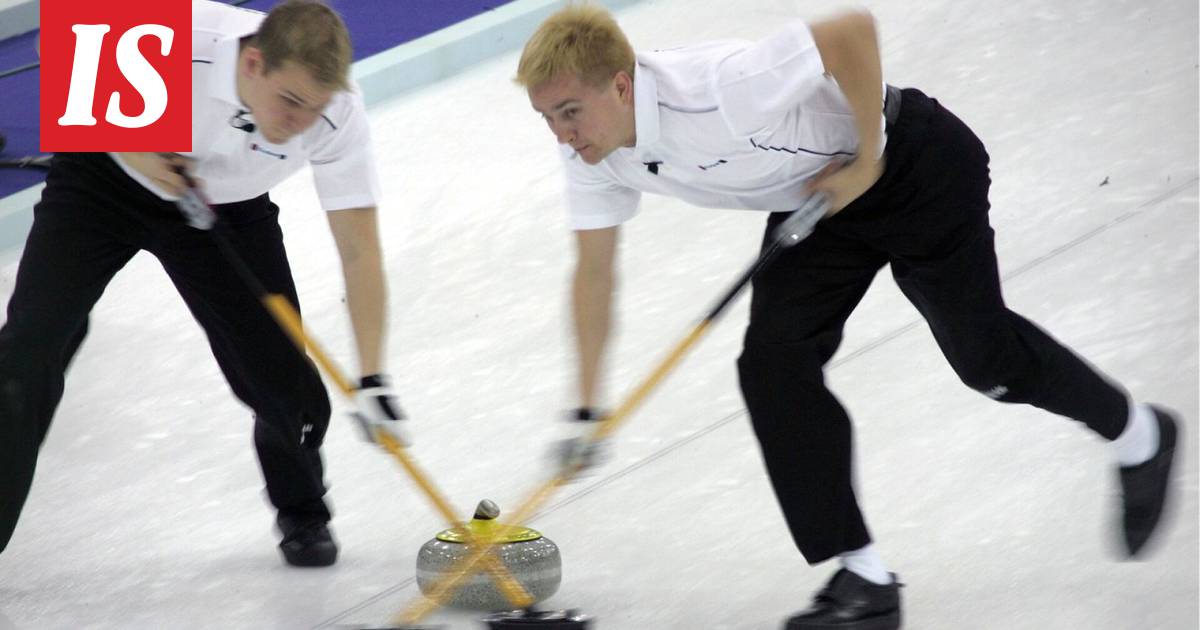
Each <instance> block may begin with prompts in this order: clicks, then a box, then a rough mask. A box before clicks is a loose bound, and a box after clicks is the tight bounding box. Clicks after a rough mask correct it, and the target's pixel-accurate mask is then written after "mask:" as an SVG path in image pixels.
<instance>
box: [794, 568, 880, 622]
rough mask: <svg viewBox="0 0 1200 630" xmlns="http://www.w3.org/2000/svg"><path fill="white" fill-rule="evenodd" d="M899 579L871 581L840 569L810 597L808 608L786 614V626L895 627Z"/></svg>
mask: <svg viewBox="0 0 1200 630" xmlns="http://www.w3.org/2000/svg"><path fill="white" fill-rule="evenodd" d="M900 586H901V585H900V583H899V582H897V581H896V575H895V574H894V573H893V574H892V583H891V584H875V583H874V582H871V581H868V580H865V579H863V578H861V577H859V576H858V575H857V574H856V573H854V572H853V571H849V570H847V569H842V570H840V571H838V572H837V573H834V574H833V578H832V579H830V580H829V583H828V584H826V585H825V588H823V589H821V591H820V592H819V593H817V596H816V597H814V598H813V605H812V607H810V608H809V609H808V610H805V611H804V612H801V613H799V614H796V615H793V616H792V617H790V618H788V620H787V624H786V625H785V626H784V628H786V630H825V629H829V630H896V629H897V628H899V627H900Z"/></svg>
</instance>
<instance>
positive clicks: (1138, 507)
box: [1120, 407, 1179, 558]
mask: <svg viewBox="0 0 1200 630" xmlns="http://www.w3.org/2000/svg"><path fill="white" fill-rule="evenodd" d="M1151 409H1152V410H1153V411H1154V419H1155V420H1157V421H1158V452H1157V453H1155V454H1154V457H1151V458H1150V459H1148V460H1146V461H1144V462H1142V463H1140V464H1138V465H1136V466H1122V467H1121V470H1120V472H1121V498H1122V508H1123V512H1122V515H1121V526H1122V530H1123V532H1124V534H1125V536H1124V538H1125V549H1126V551H1128V553H1129V557H1130V558H1133V557H1135V556H1137V555H1138V552H1139V551H1141V550H1142V549H1143V548H1144V547H1145V545H1146V541H1148V540H1150V536H1151V535H1153V534H1154V530H1155V528H1156V527H1157V526H1158V523H1159V519H1160V517H1161V516H1162V513H1163V505H1165V504H1166V501H1167V495H1168V492H1167V486H1168V485H1169V484H1170V479H1171V463H1172V462H1173V461H1174V459H1175V441H1176V434H1177V433H1178V431H1179V423H1178V422H1177V421H1176V420H1175V417H1174V416H1173V415H1172V414H1171V413H1170V412H1168V411H1166V410H1164V409H1160V408H1158V407H1151Z"/></svg>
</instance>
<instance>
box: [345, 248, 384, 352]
mask: <svg viewBox="0 0 1200 630" xmlns="http://www.w3.org/2000/svg"><path fill="white" fill-rule="evenodd" d="M342 273H343V276H344V277H345V281H346V308H347V310H348V311H349V313H350V325H351V326H352V327H353V329H354V341H355V345H356V347H357V349H358V363H359V373H360V374H363V375H366V374H379V373H381V372H384V371H385V369H386V366H385V365H384V357H383V347H384V343H385V341H386V339H387V283H386V282H385V279H384V272H383V261H382V256H380V255H379V249H378V248H375V249H374V250H373V251H371V252H370V253H365V254H363V255H360V256H358V257H356V258H354V259H353V260H351V261H348V262H346V263H343V265H342Z"/></svg>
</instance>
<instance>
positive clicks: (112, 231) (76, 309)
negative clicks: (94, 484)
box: [0, 154, 145, 551]
mask: <svg viewBox="0 0 1200 630" xmlns="http://www.w3.org/2000/svg"><path fill="white" fill-rule="evenodd" d="M98 159H107V158H102V157H100V156H87V155H79V156H76V155H70V154H66V155H61V156H59V157H56V158H55V161H54V165H53V167H52V168H51V171H50V173H49V175H48V176H47V180H46V187H45V189H44V190H43V191H42V198H41V200H40V201H39V202H38V204H37V205H36V206H35V207H34V220H33V225H32V227H31V228H30V232H29V236H28V238H27V240H26V242H25V248H24V250H23V251H22V254H21V261H20V263H19V267H18V270H17V279H16V285H15V286H14V289H13V294H12V296H11V297H10V299H9V303H8V318H7V320H6V321H5V323H4V326H3V328H0V551H2V550H3V549H4V548H5V547H6V546H7V545H8V542H9V540H10V539H11V537H12V534H13V530H14V528H15V527H16V523H17V520H18V517H19V516H20V513H21V510H22V508H23V506H24V504H25V500H26V498H27V497H28V494H29V488H30V486H31V484H32V482H33V475H34V470H35V468H36V464H37V454H38V450H39V449H40V448H41V445H42V442H43V441H44V439H45V437H46V433H47V431H49V428H50V422H51V419H52V418H53V416H54V411H55V409H56V408H57V407H58V403H59V401H60V400H61V399H62V395H63V388H64V380H65V373H66V370H67V366H68V365H69V363H70V361H71V359H72V358H73V357H74V356H75V352H76V350H77V349H78V348H79V344H80V343H81V342H82V341H83V338H84V336H85V335H86V333H87V317H88V313H89V312H90V311H91V309H92V307H93V306H94V305H95V303H96V300H98V299H99V298H100V295H101V294H102V293H103V292H104V288H105V287H106V286H107V285H108V283H109V281H110V280H111V279H112V277H113V275H114V274H115V273H116V272H117V271H118V270H120V269H121V267H123V266H124V265H125V263H127V262H128V261H129V259H130V258H132V257H133V255H134V254H135V253H136V252H137V251H138V245H137V243H138V242H139V241H141V240H142V239H143V238H144V236H145V232H144V229H143V227H142V226H141V225H139V224H138V223H137V221H136V219H135V218H133V217H132V216H131V215H130V214H129V213H128V212H126V211H125V209H124V208H123V206H124V205H125V204H127V203H129V200H128V199H126V198H123V197H122V196H121V195H120V194H119V192H116V191H114V190H113V188H112V186H111V185H109V182H107V181H106V180H105V179H104V178H103V177H102V176H101V175H100V174H98V173H97V172H96V171H95V169H93V168H91V166H92V164H93V162H94V161H95V160H98Z"/></svg>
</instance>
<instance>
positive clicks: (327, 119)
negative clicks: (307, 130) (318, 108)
mask: <svg viewBox="0 0 1200 630" xmlns="http://www.w3.org/2000/svg"><path fill="white" fill-rule="evenodd" d="M321 118H324V119H325V122H327V123H329V126H330V127H332V128H333V130H334V131H337V125H335V124H333V121H332V120H329V117H328V116H326V115H325V114H321Z"/></svg>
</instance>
